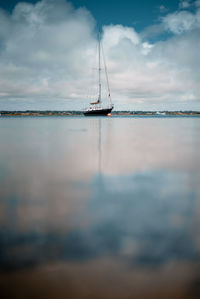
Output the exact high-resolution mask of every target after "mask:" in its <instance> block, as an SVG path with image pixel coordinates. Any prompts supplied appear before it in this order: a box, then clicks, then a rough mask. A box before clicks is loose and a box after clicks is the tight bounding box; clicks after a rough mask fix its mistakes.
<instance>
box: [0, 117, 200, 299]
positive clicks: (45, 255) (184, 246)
mask: <svg viewBox="0 0 200 299" xmlns="http://www.w3.org/2000/svg"><path fill="white" fill-rule="evenodd" d="M199 132H200V118H199V117H191V118H190V117H187V118H186V117H184V118H183V117H175V118H174V117H169V118H168V117H157V118H149V117H148V118H146V117H144V118H139V117H137V118H133V117H132V118H129V117H111V118H105V117H104V118H98V117H95V118H83V117H44V118H43V117H19V118H16V117H10V118H4V117H1V118H0V289H1V291H3V298H14V299H15V298H17V299H18V298H20V299H21V298H39V299H40V298H48V299H51V298H59V299H62V298H69V299H73V298H77V299H80V298H99V299H104V298H109V299H110V298H116V299H119V298H120V299H121V298H122V299H126V298H199V296H200V153H199V148H200V138H199Z"/></svg>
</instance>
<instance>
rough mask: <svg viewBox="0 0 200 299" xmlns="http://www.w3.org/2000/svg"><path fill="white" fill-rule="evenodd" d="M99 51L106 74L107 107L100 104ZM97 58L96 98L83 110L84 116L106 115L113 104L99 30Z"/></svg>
mask: <svg viewBox="0 0 200 299" xmlns="http://www.w3.org/2000/svg"><path fill="white" fill-rule="evenodd" d="M101 53H102V56H103V63H104V70H105V75H106V83H107V90H108V99H109V105H108V106H107V107H104V106H103V105H102V95H101V71H102V69H101V60H102V59H101ZM98 58H99V59H98V60H99V66H98V81H99V82H98V86H99V90H98V98H97V101H94V102H91V103H90V106H89V108H88V109H87V110H85V111H84V115H85V116H93V115H94V116H95V115H99V116H101V115H108V114H110V113H111V111H112V109H113V108H114V105H113V104H112V99H111V95H110V87H109V82H108V73H107V68H106V63H105V56H104V53H103V47H102V45H101V41H100V31H99V33H98Z"/></svg>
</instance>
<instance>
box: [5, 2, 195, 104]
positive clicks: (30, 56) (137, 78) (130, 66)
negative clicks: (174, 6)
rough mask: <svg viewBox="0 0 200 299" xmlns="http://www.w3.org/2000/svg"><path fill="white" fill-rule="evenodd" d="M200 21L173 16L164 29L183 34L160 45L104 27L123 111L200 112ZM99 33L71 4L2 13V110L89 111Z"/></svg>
mask: <svg viewBox="0 0 200 299" xmlns="http://www.w3.org/2000/svg"><path fill="white" fill-rule="evenodd" d="M198 18H199V11H198V10H197V12H196V13H195V14H192V13H190V12H186V11H179V12H176V13H174V14H168V15H166V17H165V18H163V21H162V23H161V24H159V26H160V28H162V29H163V26H165V28H167V29H168V30H170V31H171V32H172V33H173V34H175V35H174V36H173V37H172V38H170V39H168V40H166V41H162V42H159V41H157V42H155V43H154V44H152V43H150V42H149V41H148V35H146V37H145V40H144V39H143V36H142V35H141V34H139V33H137V32H136V31H135V30H134V29H133V28H130V27H124V26H122V25H110V26H105V27H103V35H102V39H103V45H104V50H105V54H106V58H107V67H108V72H109V78H110V85H111V91H112V97H113V100H114V103H115V107H116V108H118V109H161V108H162V107H163V109H172V110H174V109H184V108H185V109H189V108H190V107H193V109H197V108H198V107H199V106H198V105H199V99H200V87H199V82H200V71H199V69H200V68H199V65H198V64H199V61H200V54H199V50H198V49H199V48H200V47H199V46H200V30H199V23H198ZM94 27H95V21H94V19H93V18H92V16H91V14H90V13H89V12H88V11H87V10H86V9H84V8H80V9H76V10H75V9H74V8H73V7H72V5H71V4H69V3H67V2H65V1H64V0H59V1H53V0H42V1H40V2H38V3H36V4H35V5H33V4H28V3H19V4H18V5H17V6H16V7H15V9H14V11H13V13H12V14H11V15H8V14H6V13H5V12H3V11H0V110H1V109H3V108H6V107H7V108H8V109H27V108H28V109H29V108H31V109H33V108H34V109H41V108H43V107H44V108H45V109H68V108H71V107H73V109H77V110H78V109H82V108H83V105H84V104H83V103H84V102H85V103H86V104H87V103H88V102H86V96H87V93H88V92H87V91H86V90H89V84H90V82H91V79H90V74H91V73H93V72H94V71H93V70H92V67H93V66H94V60H95V59H94V56H95V54H94V53H95V47H96V35H95V33H94ZM159 30H160V29H159ZM147 32H148V30H147ZM81 105H82V106H81ZM154 105H155V106H154ZM192 105H193V106H192Z"/></svg>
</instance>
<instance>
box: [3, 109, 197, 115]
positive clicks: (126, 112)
mask: <svg viewBox="0 0 200 299" xmlns="http://www.w3.org/2000/svg"><path fill="white" fill-rule="evenodd" d="M82 115H83V112H82V111H53V110H52V111H50V110H49V111H37V110H27V111H0V116H82ZM112 115H113V116H117V115H119V116H120V115H121V116H123V115H124V116H126V115H127V116H129V115H130V116H132V115H133V116H140V115H141V116H200V111H113V112H112Z"/></svg>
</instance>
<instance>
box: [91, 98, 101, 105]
mask: <svg viewBox="0 0 200 299" xmlns="http://www.w3.org/2000/svg"><path fill="white" fill-rule="evenodd" d="M90 104H91V105H97V104H100V100H99V98H98V100H97V101H96V102H92V103H90Z"/></svg>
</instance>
